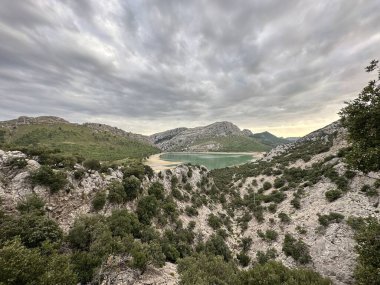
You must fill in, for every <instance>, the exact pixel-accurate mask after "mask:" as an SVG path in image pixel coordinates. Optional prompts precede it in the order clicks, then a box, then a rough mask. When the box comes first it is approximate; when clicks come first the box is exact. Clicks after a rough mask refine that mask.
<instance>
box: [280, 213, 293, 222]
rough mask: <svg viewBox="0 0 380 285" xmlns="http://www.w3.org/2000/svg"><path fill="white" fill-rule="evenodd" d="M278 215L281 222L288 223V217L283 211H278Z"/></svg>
mask: <svg viewBox="0 0 380 285" xmlns="http://www.w3.org/2000/svg"><path fill="white" fill-rule="evenodd" d="M278 217H279V218H280V221H281V223H284V224H288V223H290V221H291V220H290V217H289V216H288V215H287V214H286V213H284V212H281V213H279V214H278Z"/></svg>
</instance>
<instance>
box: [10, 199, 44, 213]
mask: <svg viewBox="0 0 380 285" xmlns="http://www.w3.org/2000/svg"><path fill="white" fill-rule="evenodd" d="M44 206H45V202H44V201H43V200H42V199H41V198H40V197H38V196H37V195H36V194H31V195H28V196H26V198H25V199H24V200H22V201H20V202H19V203H18V204H17V207H16V208H17V210H18V211H19V212H20V213H22V214H27V213H36V214H38V215H43V214H44V212H45V211H44Z"/></svg>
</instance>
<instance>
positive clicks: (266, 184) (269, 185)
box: [263, 181, 272, 190]
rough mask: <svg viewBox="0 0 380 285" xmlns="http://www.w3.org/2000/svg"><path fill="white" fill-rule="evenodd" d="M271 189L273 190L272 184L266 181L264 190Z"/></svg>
mask: <svg viewBox="0 0 380 285" xmlns="http://www.w3.org/2000/svg"><path fill="white" fill-rule="evenodd" d="M270 188H272V184H271V183H270V182H268V181H265V182H264V184H263V189H264V190H269V189H270Z"/></svg>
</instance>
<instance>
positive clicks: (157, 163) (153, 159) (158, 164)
mask: <svg viewBox="0 0 380 285" xmlns="http://www.w3.org/2000/svg"><path fill="white" fill-rule="evenodd" d="M264 153H265V152H216V151H205V152H180V151H178V152H161V153H156V154H153V155H151V156H149V157H148V158H147V159H146V160H145V161H144V164H146V165H148V166H150V167H151V168H152V169H153V170H154V171H156V172H158V171H161V170H167V169H172V168H175V167H176V166H178V165H180V164H186V163H187V162H183V161H168V160H163V159H161V156H162V155H164V154H181V155H186V154H189V155H191V154H212V155H218V154H220V155H233V154H236V155H250V156H252V160H250V161H256V160H258V159H260V158H262V157H263V156H264ZM248 162H249V161H247V162H245V163H248ZM240 164H244V163H240ZM240 164H236V165H240ZM231 166H232V165H231Z"/></svg>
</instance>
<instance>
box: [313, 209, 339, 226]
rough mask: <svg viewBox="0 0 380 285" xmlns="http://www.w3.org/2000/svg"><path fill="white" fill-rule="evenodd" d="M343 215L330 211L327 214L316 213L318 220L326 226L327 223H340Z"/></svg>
mask: <svg viewBox="0 0 380 285" xmlns="http://www.w3.org/2000/svg"><path fill="white" fill-rule="evenodd" d="M343 219H344V216H343V215H342V214H339V213H335V212H331V213H330V214H328V215H319V214H318V222H319V223H320V224H321V225H322V226H324V227H327V226H328V225H330V224H332V223H340V222H341V221H343Z"/></svg>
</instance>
